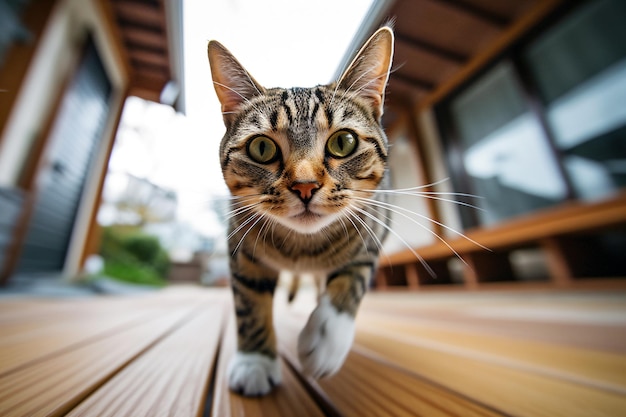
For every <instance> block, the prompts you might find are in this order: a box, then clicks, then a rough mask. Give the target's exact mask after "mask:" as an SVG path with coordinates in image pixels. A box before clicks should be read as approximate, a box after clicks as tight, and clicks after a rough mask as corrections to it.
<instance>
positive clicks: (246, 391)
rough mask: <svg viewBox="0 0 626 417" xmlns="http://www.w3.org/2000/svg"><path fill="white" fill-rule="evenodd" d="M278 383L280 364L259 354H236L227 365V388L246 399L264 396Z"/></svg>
mask: <svg viewBox="0 0 626 417" xmlns="http://www.w3.org/2000/svg"><path fill="white" fill-rule="evenodd" d="M280 382H281V373H280V362H279V361H278V360H277V359H272V358H269V357H267V356H265V355H262V354H260V353H245V352H237V354H236V355H235V357H234V358H232V359H231V361H230V364H229V365H228V386H229V387H230V389H231V390H233V391H235V392H237V393H239V394H242V395H245V396H247V397H256V396H260V395H265V394H267V393H269V392H270V391H271V390H272V388H274V386H276V385H278V384H280Z"/></svg>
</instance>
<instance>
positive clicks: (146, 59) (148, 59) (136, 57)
mask: <svg viewBox="0 0 626 417" xmlns="http://www.w3.org/2000/svg"><path fill="white" fill-rule="evenodd" d="M128 54H129V55H130V59H131V61H137V62H140V63H147V64H152V65H158V66H161V67H164V68H168V67H169V61H168V59H167V56H166V55H165V54H162V53H161V54H159V53H155V52H150V51H146V50H137V49H134V50H129V51H128Z"/></svg>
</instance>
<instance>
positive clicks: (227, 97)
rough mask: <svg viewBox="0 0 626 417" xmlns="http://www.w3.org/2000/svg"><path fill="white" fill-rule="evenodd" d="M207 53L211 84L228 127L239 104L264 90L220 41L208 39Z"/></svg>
mask: <svg viewBox="0 0 626 417" xmlns="http://www.w3.org/2000/svg"><path fill="white" fill-rule="evenodd" d="M208 54H209V63H210V65H211V76H212V77H213V86H214V87H215V92H216V93H217V97H218V99H219V100H220V103H222V115H223V116H224V123H225V124H226V127H229V126H230V124H231V123H232V122H233V120H234V119H235V114H236V113H237V111H238V110H239V108H240V107H241V105H242V104H244V103H246V102H248V101H249V100H250V99H252V98H253V97H255V96H257V95H260V94H262V93H263V92H264V91H265V90H264V88H263V87H261V86H260V85H259V83H258V82H256V81H255V79H254V78H252V76H251V75H250V74H249V73H248V71H246V69H245V68H244V67H243V66H242V65H241V64H240V63H239V61H237V59H236V58H235V57H234V56H233V54H231V53H230V51H229V50H228V49H226V48H225V47H224V45H222V44H221V43H219V42H217V41H210V42H209V47H208Z"/></svg>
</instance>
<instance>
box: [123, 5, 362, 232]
mask: <svg viewBox="0 0 626 417" xmlns="http://www.w3.org/2000/svg"><path fill="white" fill-rule="evenodd" d="M371 4H372V0H224V1H213V0H211V1H209V0H184V2H183V20H184V24H183V27H184V34H183V35H184V42H185V53H184V55H185V62H184V67H185V83H186V100H187V103H186V108H187V117H183V116H181V115H177V114H175V112H174V111H173V110H172V109H171V108H167V107H163V106H156V105H152V104H149V103H144V102H142V101H139V100H133V101H129V102H128V103H127V107H126V109H125V114H124V122H123V123H124V126H125V127H124V126H123V129H124V131H125V132H126V133H125V134H123V135H121V136H122V137H120V139H119V140H118V145H116V149H115V151H114V154H113V156H112V160H111V169H112V170H120V171H122V170H123V171H127V172H130V173H132V174H134V175H137V176H140V177H146V178H148V179H150V180H151V181H153V182H154V183H156V184H158V185H161V186H163V187H166V188H168V189H173V190H176V191H177V193H178V196H179V214H180V217H181V220H183V221H187V222H190V223H192V224H193V225H194V227H196V228H197V229H198V230H201V231H203V232H204V233H206V234H214V233H215V232H214V230H215V228H216V227H217V226H216V224H215V222H214V221H213V220H212V219H209V218H207V217H206V216H205V215H203V214H202V212H203V211H204V208H205V207H206V206H207V205H208V204H209V202H210V200H211V197H212V196H213V195H216V194H221V195H224V194H226V193H227V192H226V189H225V185H224V183H223V180H222V174H221V170H220V168H219V158H218V146H219V142H220V140H221V138H222V136H223V134H224V125H223V123H222V118H221V113H220V106H219V103H218V101H217V98H216V96H215V90H214V89H213V86H212V83H211V74H210V68H209V63H208V59H207V53H206V48H207V43H208V41H209V40H211V39H216V40H218V41H219V42H221V43H222V44H223V45H224V46H226V47H227V48H228V49H229V50H230V51H231V52H232V53H233V54H234V55H235V56H236V57H237V59H238V60H239V61H240V62H241V63H242V64H243V65H244V66H245V67H246V68H247V69H248V71H249V72H250V73H251V74H252V75H253V76H254V78H256V80H257V81H259V83H261V84H262V85H264V86H267V87H293V86H299V87H312V86H314V85H317V84H324V83H328V82H330V81H331V78H332V77H333V75H334V74H335V72H336V70H337V68H338V66H339V64H340V62H341V59H342V58H343V56H344V54H345V53H346V51H347V49H348V46H349V45H350V42H351V41H352V39H353V37H354V36H355V35H356V32H357V30H358V28H359V26H360V25H361V23H362V21H363V19H364V17H365V15H366V14H367V11H368V9H369V8H370V6H371ZM129 125H130V126H129Z"/></svg>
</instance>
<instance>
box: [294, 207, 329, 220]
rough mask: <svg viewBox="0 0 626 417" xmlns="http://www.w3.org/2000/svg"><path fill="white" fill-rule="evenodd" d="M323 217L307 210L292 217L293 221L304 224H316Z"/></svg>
mask: <svg viewBox="0 0 626 417" xmlns="http://www.w3.org/2000/svg"><path fill="white" fill-rule="evenodd" d="M323 217H324V216H323V215H321V214H317V213H314V212H312V211H311V210H309V209H308V208H306V209H304V211H302V212H301V213H300V214H296V215H295V216H293V218H294V219H296V220H298V221H301V222H304V223H309V222H316V221H319V220H320V219H322V218H323Z"/></svg>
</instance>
